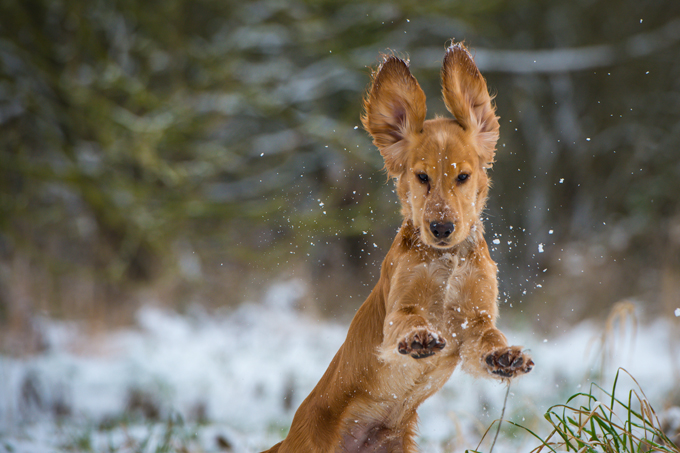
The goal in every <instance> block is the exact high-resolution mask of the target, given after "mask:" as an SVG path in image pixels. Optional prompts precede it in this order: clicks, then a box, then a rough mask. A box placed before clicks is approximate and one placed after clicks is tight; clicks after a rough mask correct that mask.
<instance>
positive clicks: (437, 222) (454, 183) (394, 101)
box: [362, 44, 499, 249]
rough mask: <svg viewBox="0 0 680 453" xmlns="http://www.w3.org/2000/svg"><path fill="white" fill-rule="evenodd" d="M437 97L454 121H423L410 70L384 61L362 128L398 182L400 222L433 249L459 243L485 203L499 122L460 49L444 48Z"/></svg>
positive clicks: (420, 96) (392, 59)
mask: <svg viewBox="0 0 680 453" xmlns="http://www.w3.org/2000/svg"><path fill="white" fill-rule="evenodd" d="M442 93H443V95H444V101H445V103H446V106H447V108H448V110H449V111H450V112H451V113H452V114H453V116H454V119H451V118H436V119H433V120H428V121H425V113H426V108H425V94H424V93H423V91H422V89H421V88H420V86H419V85H418V82H417V81H416V79H415V78H414V77H413V76H412V75H411V73H410V71H409V69H408V65H407V63H406V62H404V61H403V60H401V59H399V58H396V57H394V56H390V57H387V58H386V59H385V61H384V62H383V64H382V65H381V66H380V67H379V68H378V70H377V71H376V73H375V74H374V78H373V84H372V87H371V91H370V92H369V94H368V96H367V98H366V100H365V109H366V113H365V115H364V117H363V118H362V120H363V124H364V127H365V128H366V130H368V132H369V133H370V134H371V135H372V136H373V142H374V143H375V144H376V146H377V147H378V148H379V149H380V152H381V154H382V156H383V158H384V159H385V167H386V169H387V171H388V174H389V175H390V176H392V177H393V178H395V180H396V184H397V193H398V195H399V198H400V200H401V204H402V212H403V214H404V216H405V217H406V218H408V219H410V220H411V221H412V222H413V225H414V226H415V227H416V228H417V229H418V230H419V231H420V239H421V241H422V242H423V243H424V244H426V245H429V246H432V247H436V248H443V249H445V248H449V247H453V246H455V245H457V244H459V243H461V242H462V241H464V240H465V239H466V238H467V237H468V236H469V235H470V230H471V229H472V228H473V227H474V225H476V224H477V223H478V221H479V218H480V215H481V213H482V211H483V209H484V207H485V204H486V197H487V193H488V187H489V178H488V176H487V174H486V170H487V169H488V168H489V167H490V166H491V165H492V163H493V157H494V150H495V147H496V142H497V141H498V128H499V125H498V118H497V117H496V115H495V109H494V107H493V105H492V104H491V97H490V96H489V93H488V91H487V87H486V82H485V81H484V78H483V77H482V76H481V74H480V73H479V70H478V69H477V66H476V65H475V64H474V62H473V60H472V57H471V56H470V54H469V53H468V52H467V50H466V49H465V47H463V46H462V45H461V44H457V45H454V46H451V47H449V49H448V50H447V52H446V56H445V57H444V62H443V65H442Z"/></svg>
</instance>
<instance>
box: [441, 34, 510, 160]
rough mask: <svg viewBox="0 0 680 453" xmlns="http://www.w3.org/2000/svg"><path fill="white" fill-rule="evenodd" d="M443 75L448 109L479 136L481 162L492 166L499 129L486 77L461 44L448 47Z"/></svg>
mask: <svg viewBox="0 0 680 453" xmlns="http://www.w3.org/2000/svg"><path fill="white" fill-rule="evenodd" d="M441 77H442V95H443V96H444V103H445V104H446V108H447V109H448V110H449V112H451V114H452V115H453V116H454V117H455V118H456V121H458V124H460V125H461V126H462V127H463V129H465V130H466V131H470V132H471V133H472V134H473V136H474V137H475V138H476V140H477V143H478V145H479V150H480V157H481V158H482V165H484V166H485V167H490V166H491V165H492V164H493V160H494V154H495V153H494V151H495V150H496V142H498V129H499V128H500V125H499V124H498V117H497V116H496V106H495V105H493V103H492V102H491V99H492V98H491V96H490V95H489V91H488V90H487V87H486V81H485V80H484V77H482V74H481V73H480V72H479V69H478V68H477V65H475V62H474V61H473V59H472V56H471V55H470V53H469V52H468V50H467V49H466V48H465V46H464V45H463V44H462V43H456V44H452V45H451V46H450V47H449V48H448V49H446V55H445V56H444V63H443V64H442V71H441Z"/></svg>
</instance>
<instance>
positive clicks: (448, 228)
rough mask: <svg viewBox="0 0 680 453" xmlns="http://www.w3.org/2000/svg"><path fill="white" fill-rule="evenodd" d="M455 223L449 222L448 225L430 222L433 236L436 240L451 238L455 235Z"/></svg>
mask: <svg viewBox="0 0 680 453" xmlns="http://www.w3.org/2000/svg"><path fill="white" fill-rule="evenodd" d="M454 228H455V227H454V226H453V223H451V222H447V223H437V222H430V231H432V234H433V235H434V237H436V238H442V239H444V238H447V237H449V236H451V233H453V230H454Z"/></svg>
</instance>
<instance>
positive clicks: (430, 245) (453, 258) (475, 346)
mask: <svg viewBox="0 0 680 453" xmlns="http://www.w3.org/2000/svg"><path fill="white" fill-rule="evenodd" d="M441 78H442V94H443V96H444V101H445V103H446V106H447V108H448V110H449V112H451V114H452V115H453V117H454V118H435V119H432V120H427V121H425V113H426V108H425V94H424V93H423V91H422V89H421V88H420V85H419V84H418V82H417V81H416V79H415V78H414V77H413V76H412V75H411V73H410V71H409V68H408V63H407V62H405V61H403V60H401V59H399V58H397V57H395V56H386V57H384V61H383V63H382V64H381V65H380V66H379V68H378V69H377V70H376V71H375V73H374V75H373V83H372V86H371V89H370V91H369V93H368V94H367V96H366V99H365V101H364V107H365V114H364V116H363V118H362V121H363V124H364V127H365V128H366V130H367V131H368V132H369V133H370V134H371V135H372V136H373V142H374V143H375V145H376V146H377V147H378V149H379V150H380V153H381V154H382V156H383V158H384V160H385V168H386V169H387V172H388V174H389V176H390V177H392V178H394V180H395V183H396V187H397V194H398V196H399V199H400V201H401V206H402V214H403V216H404V222H403V224H402V226H401V228H400V230H399V233H398V234H397V236H396V238H395V239H394V242H393V243H392V246H391V248H390V250H389V252H388V253H387V256H386V258H385V260H384V261H383V265H382V269H381V273H380V280H379V281H378V283H377V285H376V286H375V288H374V289H373V292H372V293H371V294H370V296H369V297H368V299H367V300H366V301H365V302H364V304H363V305H362V306H361V308H360V309H359V311H358V312H357V314H356V316H355V317H354V319H353V321H352V323H351V325H350V327H349V332H348V333H347V339H346V341H345V343H344V344H343V345H342V347H341V348H340V350H339V351H338V352H337V354H336V355H335V357H334V358H333V361H332V362H331V364H330V365H329V367H328V370H326V373H325V374H324V375H323V377H322V378H321V380H320V381H319V383H318V384H317V386H316V387H315V388H314V390H312V392H311V393H310V395H309V396H308V397H307V398H306V399H305V400H304V401H303V402H302V404H301V405H300V408H299V409H298V411H297V412H296V414H295V417H294V419H293V424H292V426H291V428H290V432H289V434H288V436H287V437H286V439H284V440H283V441H282V442H280V443H279V444H277V445H275V446H274V447H272V448H271V449H270V450H269V452H272V453H273V452H278V453H307V452H309V453H322V452H323V453H331V452H333V453H365V452H384V453H388V452H389V453H398V452H404V453H406V452H416V451H417V446H416V443H415V432H416V424H417V415H416V409H417V408H418V406H419V405H420V404H421V403H422V402H423V401H425V399H427V398H428V397H430V396H431V395H432V394H434V393H435V392H436V391H437V390H439V389H440V388H441V387H442V385H444V383H445V382H446V381H447V380H448V379H449V377H450V376H451V373H453V370H454V369H455V368H456V367H457V366H458V364H459V363H462V365H463V367H464V369H465V370H466V371H468V372H471V373H473V374H475V375H478V376H491V377H496V378H499V379H510V378H513V377H515V376H517V375H520V374H523V373H527V372H529V371H530V370H531V368H532V367H533V361H532V360H531V358H530V357H529V356H528V355H527V354H526V353H524V352H523V351H522V348H521V347H519V346H508V343H507V341H506V339H505V336H504V335H503V334H502V333H501V332H500V331H499V330H498V329H497V328H496V325H495V321H496V318H497V316H498V305H497V296H498V286H497V280H496V264H495V263H494V262H493V261H492V260H491V258H490V256H489V250H488V246H487V244H486V241H485V240H484V236H483V233H484V230H483V225H482V221H481V215H482V211H483V210H484V207H485V204H486V198H487V193H488V190H489V177H488V175H487V169H488V168H489V167H490V166H491V165H492V163H493V159H494V152H495V147H496V142H497V140H498V129H499V124H498V117H497V116H496V114H495V107H494V105H493V104H492V102H491V101H492V100H491V97H490V96H489V93H488V90H487V86H486V81H485V80H484V78H483V77H482V76H481V74H480V73H479V70H478V69H477V66H476V65H475V63H474V61H473V60H472V57H471V56H470V54H469V53H468V51H467V49H466V48H465V47H464V46H463V45H462V44H460V43H458V44H454V45H452V46H450V47H449V48H448V49H447V51H446V55H445V57H444V61H443V64H442V70H441ZM461 175H462V176H461Z"/></svg>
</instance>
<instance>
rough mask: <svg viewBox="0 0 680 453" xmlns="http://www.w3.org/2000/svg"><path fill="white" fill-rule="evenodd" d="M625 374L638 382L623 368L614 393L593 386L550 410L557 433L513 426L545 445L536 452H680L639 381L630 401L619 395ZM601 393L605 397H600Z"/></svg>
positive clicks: (549, 414) (629, 395)
mask: <svg viewBox="0 0 680 453" xmlns="http://www.w3.org/2000/svg"><path fill="white" fill-rule="evenodd" d="M622 372H623V373H624V374H627V375H628V376H629V377H630V378H631V379H632V380H633V381H635V379H634V378H633V377H632V376H630V375H629V374H628V373H627V372H626V371H625V370H623V369H619V371H618V372H617V373H616V378H615V379H614V384H613V387H612V390H611V392H607V391H606V390H604V389H602V388H600V387H599V386H597V385H595V384H593V385H591V388H590V391H589V392H588V393H577V394H575V395H572V396H571V397H570V398H569V399H568V400H567V402H566V403H565V404H559V405H556V406H552V407H551V408H550V409H548V411H547V412H546V413H545V419H546V420H547V421H548V423H549V424H550V425H551V426H552V428H553V430H552V432H551V433H550V434H549V435H548V436H546V437H544V438H541V437H540V436H538V435H536V434H535V433H534V432H532V431H531V430H529V429H527V428H524V427H523V426H521V425H519V424H516V423H513V425H515V426H517V427H520V428H523V429H525V430H526V431H527V432H529V433H530V434H531V435H533V436H534V437H536V438H537V439H539V441H540V442H541V445H539V446H538V447H536V448H535V449H533V450H531V451H532V453H534V452H535V453H539V452H542V451H546V450H549V451H552V452H557V451H565V450H566V451H572V450H573V451H575V452H588V453H596V452H617V453H618V452H626V453H639V452H651V451H655V452H668V453H678V452H680V449H679V448H678V446H677V445H675V444H674V443H673V442H672V441H671V440H670V439H669V438H668V436H667V435H666V434H665V433H664V432H663V430H662V428H661V424H660V422H659V419H658V418H657V416H656V413H655V412H654V409H653V408H652V406H651V405H650V404H649V402H648V401H647V398H646V397H645V395H644V393H643V392H642V389H640V387H639V385H638V384H637V382H635V384H636V386H637V390H635V389H632V390H629V391H628V395H627V397H626V398H623V399H620V398H619V397H617V396H616V391H617V383H618V382H619V377H620V375H621V373H622ZM598 394H599V395H601V396H599V398H598ZM579 401H580V403H579ZM510 423H512V422H510Z"/></svg>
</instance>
